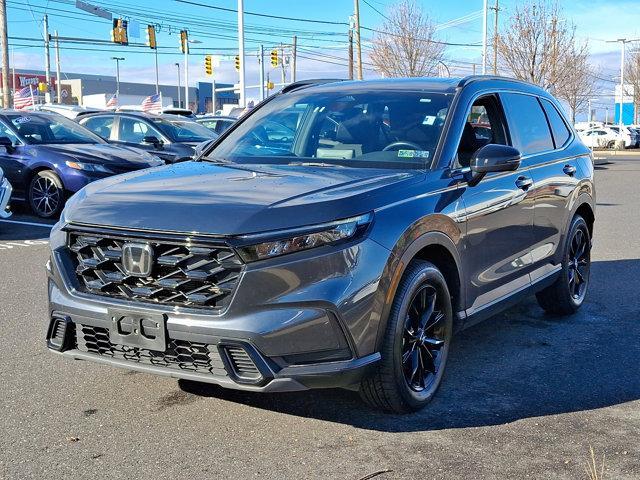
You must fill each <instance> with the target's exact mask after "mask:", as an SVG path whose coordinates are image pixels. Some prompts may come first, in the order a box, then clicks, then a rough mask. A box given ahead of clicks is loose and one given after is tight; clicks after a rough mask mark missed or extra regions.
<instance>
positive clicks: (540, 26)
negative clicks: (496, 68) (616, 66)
mask: <svg viewBox="0 0 640 480" xmlns="http://www.w3.org/2000/svg"><path fill="white" fill-rule="evenodd" d="M561 14H562V11H561V9H560V7H559V6H558V3H557V2H556V1H552V2H549V1H545V0H534V1H533V2H530V3H526V4H524V5H518V6H516V7H515V10H514V12H513V14H512V15H511V17H510V18H509V20H508V26H507V28H506V29H505V33H504V34H502V35H500V37H499V39H498V45H499V57H500V62H501V63H502V64H503V65H504V66H505V67H506V69H507V70H509V71H511V74H512V75H513V76H514V77H516V78H519V79H521V80H526V81H528V82H532V83H535V84H537V85H540V86H541V87H542V88H545V89H547V90H550V91H552V92H553V93H555V91H556V89H557V88H559V87H560V85H561V84H562V83H563V82H564V79H565V78H566V77H567V75H569V74H570V72H571V70H572V68H573V63H574V62H573V61H574V59H575V58H576V57H579V56H581V55H584V54H586V53H588V47H587V44H586V43H585V44H582V45H577V43H576V38H575V26H574V25H572V24H570V23H568V22H567V21H565V20H564V19H563V18H562V16H561Z"/></svg>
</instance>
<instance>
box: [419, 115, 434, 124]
mask: <svg viewBox="0 0 640 480" xmlns="http://www.w3.org/2000/svg"><path fill="white" fill-rule="evenodd" d="M434 123H436V117H435V115H427V116H426V117H424V120H423V121H422V124H423V125H433V124H434Z"/></svg>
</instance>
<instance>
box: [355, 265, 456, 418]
mask: <svg viewBox="0 0 640 480" xmlns="http://www.w3.org/2000/svg"><path fill="white" fill-rule="evenodd" d="M452 332H453V309H452V305H451V296H450V294H449V288H448V285H447V282H446V280H445V278H444V276H443V275H442V273H441V272H440V270H438V268H437V267H436V266H435V265H433V264H432V263H430V262H427V261H424V260H413V261H412V262H411V263H410V264H409V265H408V266H407V269H406V271H405V272H404V275H403V277H402V280H401V281H400V284H399V285H398V288H397V290H396V294H395V297H394V300H393V304H392V305H391V309H390V311H389V317H388V319H387V325H386V330H385V336H384V337H383V339H382V345H381V349H380V353H381V357H382V358H381V360H380V363H379V364H378V365H377V369H376V370H375V371H373V372H371V373H370V375H368V376H366V377H365V378H364V379H363V380H362V382H361V385H360V395H361V396H362V398H363V400H364V401H365V402H367V403H368V404H369V405H371V406H373V407H375V408H378V409H381V410H384V411H387V412H396V413H406V412H413V411H417V410H420V409H421V408H423V407H424V406H425V405H426V404H427V403H429V401H431V399H432V398H433V396H434V395H435V393H436V391H437V390H438V387H439V386H440V382H441V380H442V376H443V373H444V370H445V366H446V362H447V356H448V353H449V346H450V344H451V337H452Z"/></svg>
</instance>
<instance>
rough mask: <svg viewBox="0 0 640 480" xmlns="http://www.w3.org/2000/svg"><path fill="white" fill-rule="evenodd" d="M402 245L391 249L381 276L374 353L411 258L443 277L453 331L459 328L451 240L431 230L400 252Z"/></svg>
mask: <svg viewBox="0 0 640 480" xmlns="http://www.w3.org/2000/svg"><path fill="white" fill-rule="evenodd" d="M402 243H403V242H398V244H397V245H396V247H395V248H394V251H393V255H391V258H390V260H389V263H388V264H387V267H386V269H385V274H384V276H385V277H386V278H387V281H386V282H384V284H383V285H384V289H383V290H384V302H383V307H382V310H381V315H380V322H379V325H378V332H377V338H376V347H377V349H378V351H379V349H380V347H381V345H382V341H383V338H384V334H385V332H386V327H387V321H388V318H389V312H390V310H391V306H392V304H393V299H394V298H395V295H396V292H397V290H398V286H399V284H400V281H401V280H402V277H403V275H404V273H405V271H406V269H407V266H408V265H409V264H410V263H411V262H412V261H413V260H415V259H420V260H425V261H428V262H431V263H433V264H434V265H435V266H436V267H437V268H438V270H440V272H441V273H442V275H443V276H444V278H445V281H446V282H447V287H448V288H449V293H450V295H451V305H452V309H453V312H454V329H455V328H456V327H458V326H459V325H456V322H458V318H457V317H458V315H457V313H458V312H461V311H463V310H464V298H465V288H464V282H463V279H464V274H463V270H462V261H461V259H460V254H459V252H458V249H457V247H456V243H455V242H454V240H453V239H452V238H451V237H450V236H449V235H447V234H446V233H444V232H442V231H437V230H435V231H429V232H426V233H423V234H422V235H420V236H419V237H418V238H416V239H415V240H413V241H412V242H411V243H410V244H409V245H408V246H407V247H406V248H405V249H404V250H400V245H402ZM399 250H400V251H399Z"/></svg>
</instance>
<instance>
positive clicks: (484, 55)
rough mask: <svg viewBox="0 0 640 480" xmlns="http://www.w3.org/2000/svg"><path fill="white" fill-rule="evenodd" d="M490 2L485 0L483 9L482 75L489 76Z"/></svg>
mask: <svg viewBox="0 0 640 480" xmlns="http://www.w3.org/2000/svg"><path fill="white" fill-rule="evenodd" d="M488 7H489V5H488V0H484V6H483V9H482V74H483V75H486V74H487V17H488V10H489V8H488Z"/></svg>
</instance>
